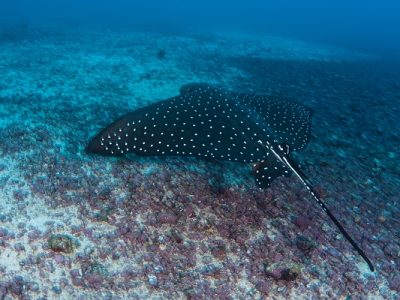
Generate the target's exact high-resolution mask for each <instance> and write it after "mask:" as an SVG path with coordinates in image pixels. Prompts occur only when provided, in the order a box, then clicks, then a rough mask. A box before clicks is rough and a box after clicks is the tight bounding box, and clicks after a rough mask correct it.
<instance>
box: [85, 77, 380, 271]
mask: <svg viewBox="0 0 400 300" xmlns="http://www.w3.org/2000/svg"><path fill="white" fill-rule="evenodd" d="M310 127H311V111H310V110H309V109H308V108H306V107H305V106H303V105H301V104H299V103H296V102H294V101H289V100H287V99H284V98H281V97H272V96H259V95H248V94H239V93H233V92H230V91H225V90H221V89H218V88H215V87H212V86H210V85H207V84H189V85H185V86H183V87H182V88H181V90H180V94H179V95H178V96H176V97H173V98H170V99H167V100H165V101H161V102H158V103H155V104H152V105H150V106H147V107H144V108H141V109H138V110H136V111H134V112H132V113H129V114H127V115H125V116H123V117H121V118H120V119H118V120H117V121H115V122H114V123H112V124H111V125H109V126H107V127H106V128H104V129H103V130H102V131H100V133H98V134H97V135H96V136H95V137H94V138H93V139H92V140H91V141H90V143H89V144H88V145H87V147H86V151H87V152H90V153H96V154H100V155H105V156H123V155H124V154H127V153H135V154H137V155H140V156H163V155H168V156H172V155H179V156H195V157H199V158H205V159H210V158H211V159H217V160H228V161H234V162H242V163H252V164H253V172H254V176H255V179H256V183H257V185H258V187H260V188H267V187H269V186H270V185H271V182H272V181H273V180H274V179H275V178H277V177H279V176H282V175H284V176H288V175H290V174H295V175H296V176H297V178H298V179H299V180H300V181H301V182H302V183H303V184H304V186H305V187H306V188H307V190H308V191H309V192H310V194H311V195H312V197H313V198H314V200H315V201H316V203H317V204H318V205H319V206H320V207H321V208H322V210H323V211H324V212H325V213H326V214H327V215H328V216H329V218H330V219H331V220H332V221H333V223H334V224H335V225H336V226H337V228H338V229H339V230H340V232H341V233H342V234H343V235H344V237H345V238H346V239H347V240H348V241H349V242H350V244H351V245H352V246H353V248H354V249H355V250H356V251H357V252H358V253H359V254H360V255H361V256H362V257H363V259H364V260H365V261H366V262H367V263H368V266H369V268H370V270H371V271H373V270H374V267H373V265H372V263H371V261H370V260H369V259H368V257H367V256H366V254H365V253H364V252H363V251H362V250H361V248H360V247H359V246H358V245H357V244H356V242H355V241H354V240H353V239H352V238H351V236H350V235H349V234H348V233H347V231H346V230H345V229H344V228H343V226H342V225H341V224H340V222H339V221H338V220H337V219H336V217H335V216H334V215H333V214H332V213H331V212H330V211H329V209H328V207H327V206H326V205H325V204H324V202H323V201H322V200H321V199H320V198H319V197H318V195H317V194H316V192H315V191H314V189H313V187H312V183H311V181H310V180H309V179H308V178H307V177H306V176H305V175H304V174H303V172H302V171H301V170H300V168H299V167H298V166H297V165H296V163H295V162H293V161H292V160H291V159H290V153H291V152H292V151H296V150H299V149H302V148H303V147H305V146H306V145H307V143H308V141H309V137H310Z"/></svg>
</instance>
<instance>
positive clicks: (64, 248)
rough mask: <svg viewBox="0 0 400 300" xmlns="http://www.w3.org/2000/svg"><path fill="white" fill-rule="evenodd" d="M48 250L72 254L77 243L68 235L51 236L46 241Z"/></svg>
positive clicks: (77, 245)
mask: <svg viewBox="0 0 400 300" xmlns="http://www.w3.org/2000/svg"><path fill="white" fill-rule="evenodd" d="M47 242H48V245H49V248H50V249H51V250H53V251H54V252H62V253H68V254H70V253H73V252H74V251H75V249H76V248H77V247H79V245H80V244H79V242H78V241H77V240H76V239H74V238H73V237H71V236H69V235H68V234H52V235H51V236H50V237H49V239H48V240H47Z"/></svg>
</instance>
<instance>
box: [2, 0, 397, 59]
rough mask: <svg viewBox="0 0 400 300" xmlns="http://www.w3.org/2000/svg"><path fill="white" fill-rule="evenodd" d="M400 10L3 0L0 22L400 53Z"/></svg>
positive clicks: (252, 2) (335, 4) (357, 5)
mask: <svg viewBox="0 0 400 300" xmlns="http://www.w3.org/2000/svg"><path fill="white" fill-rule="evenodd" d="M182 2H183V3H182ZM399 11H400V4H399V3H398V1H395V0H384V1H377V0H366V1H354V0H353V1H345V0H338V1H329V2H327V1H318V0H306V1H293V0H283V1H270V0H268V1H262V0H249V1H240V0H233V1H227V0H220V1H211V0H205V1H194V0H191V1H178V0H169V1H158V0H150V1H129V0H116V1H107V0H101V1H78V0H72V1H63V0H61V1H56V2H55V1H51V0H41V1H29V0H24V1H23V0H3V1H2V2H1V3H0V23H5V22H7V23H8V22H11V23H14V24H18V23H31V22H33V23H53V24H54V23H63V22H77V23H84V24H86V23H97V24H121V23H122V24H146V25H157V24H158V26H160V27H163V26H165V24H169V26H172V25H174V26H178V27H181V28H187V27H198V26H208V27H210V26H211V27H213V26H219V27H225V28H230V29H247V30H248V29H251V30H256V31H261V32H266V33H269V34H277V35H282V34H284V35H289V36H292V37H298V38H307V39H311V40H314V41H324V42H330V43H336V44H340V45H349V46H351V47H354V48H362V49H368V48H369V49H371V50H374V51H384V52H389V53H391V54H397V53H398V52H400V51H399V50H400V42H399V41H400V29H399V28H400V19H399V18H398V13H399Z"/></svg>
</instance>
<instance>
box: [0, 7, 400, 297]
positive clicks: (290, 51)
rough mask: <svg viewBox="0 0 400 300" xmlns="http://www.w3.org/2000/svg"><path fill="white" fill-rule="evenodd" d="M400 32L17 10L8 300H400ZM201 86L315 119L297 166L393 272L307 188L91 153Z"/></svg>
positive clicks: (285, 17)
mask: <svg viewBox="0 0 400 300" xmlns="http://www.w3.org/2000/svg"><path fill="white" fill-rule="evenodd" d="M399 12H400V3H398V2H397V1H388V0H387V1H374V0H366V1H343V0H338V1H329V2H328V1H317V0H304V1H289V0H282V1H267V0H266V1H258V0H249V1H238V0H232V1H225V0H221V1H211V0H205V1H178V0H173V1H172V0H171V1H161V0H158V1H156V0H150V1H128V0H115V1H105V0H100V1H77V0H71V1H64V0H60V1H50V0H37V1H28V0H25V1H21V0H14V1H11V0H2V1H1V2H0V299H280V298H284V299H397V298H398V296H397V295H398V293H399V292H400V276H399V274H398V270H399V269H400V256H399V253H400V242H399V228H400V227H399V226H400V221H399V214H400V203H399V191H398V190H399V186H400V164H399V163H398V161H399V151H398V146H399V143H400V123H399V122H398V116H399V114H400V61H399V58H400V57H399V55H398V54H399V53H400V18H399V17H398V14H399ZM191 82H202V83H209V84H211V85H214V86H217V87H219V88H221V89H223V90H229V91H233V92H235V93H246V94H258V95H266V96H269V95H273V96H274V97H278V99H280V97H283V98H284V99H288V100H293V101H295V102H297V103H301V104H302V105H304V106H306V107H308V108H310V109H311V111H312V112H313V114H312V122H311V136H310V141H309V143H308V144H307V146H306V147H305V148H304V149H301V150H299V151H296V153H291V155H292V158H293V159H294V160H295V161H296V162H297V163H299V165H300V168H301V170H302V172H303V173H304V174H305V175H306V176H307V177H309V178H310V180H311V181H312V182H313V185H314V189H315V191H316V194H318V196H319V197H320V198H321V199H322V200H323V201H324V202H325V203H326V205H327V206H328V207H329V208H330V210H331V211H332V212H333V213H334V215H335V216H336V217H337V219H338V220H339V222H340V223H341V224H342V225H343V227H344V228H345V229H346V230H347V231H348V232H349V234H350V236H351V237H352V238H353V239H354V240H355V241H356V242H357V244H358V245H359V246H360V248H361V249H362V250H363V251H364V252H365V253H366V255H367V256H368V257H369V259H370V260H371V261H372V263H373V265H374V267H375V272H371V270H370V269H369V268H368V265H367V264H366V263H365V261H364V260H362V258H361V257H360V256H359V255H358V254H357V252H355V251H354V249H352V248H351V246H350V245H349V243H348V242H347V241H346V239H344V237H343V236H342V235H341V234H340V233H339V231H338V230H337V228H336V227H335V226H334V224H333V223H332V222H331V220H330V219H329V218H328V217H327V216H326V214H325V213H324V212H323V210H321V208H320V207H319V205H318V204H316V203H315V201H314V199H313V197H311V195H310V193H308V191H307V189H306V188H305V187H304V185H303V184H302V183H301V182H300V181H299V180H297V178H296V177H295V176H290V177H287V178H286V177H283V176H281V177H279V178H277V179H275V180H274V181H273V182H272V184H271V186H270V187H269V188H268V189H265V190H259V189H258V188H257V186H256V183H255V180H254V176H253V175H254V174H253V172H252V168H257V166H255V167H254V166H252V165H250V164H246V163H235V162H226V161H220V160H201V159H197V158H193V157H167V158H165V157H164V158H159V157H145V158H144V157H137V156H134V155H131V156H124V157H102V156H98V155H93V154H89V153H87V152H85V147H86V146H87V144H88V143H89V141H90V140H91V138H93V137H94V136H95V135H96V133H98V132H99V131H100V130H101V129H102V128H104V127H105V126H107V125H109V124H110V123H112V122H113V121H114V120H116V119H117V118H119V117H121V116H122V115H124V114H126V113H129V112H132V111H135V110H137V109H139V108H142V107H146V106H148V105H150V104H153V103H156V102H159V101H162V100H165V99H169V98H170V97H174V96H177V95H179V89H180V88H181V86H183V85H185V84H188V83H191ZM262 99H268V97H264V98H262ZM285 103H286V102H285ZM172 109H173V108H172ZM195 112H196V113H197V111H193V113H195ZM259 113H260V112H258V111H257V116H259V115H258V114H259ZM154 121H155V122H157V124H161V125H165V124H164V121H163V120H161V121H162V122H161V121H160V120H158V119H156V118H155V120H154ZM206 121H207V120H206ZM265 124H269V122H266V123H265ZM235 126H236V125H235ZM238 126H240V125H238ZM265 126H266V127H267V125H265ZM268 126H270V125H268ZM146 130H147V129H146ZM207 130H209V128H201V133H206V131H207ZM243 130H244V131H245V130H246V129H243ZM199 132H200V131H199ZM289 133H290V130H289ZM225 146H227V147H234V146H232V145H225Z"/></svg>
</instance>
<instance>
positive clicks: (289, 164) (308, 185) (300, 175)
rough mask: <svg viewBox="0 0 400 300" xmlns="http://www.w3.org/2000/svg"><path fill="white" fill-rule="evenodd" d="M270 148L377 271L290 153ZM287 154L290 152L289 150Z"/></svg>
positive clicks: (371, 267)
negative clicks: (284, 153) (291, 157)
mask: <svg viewBox="0 0 400 300" xmlns="http://www.w3.org/2000/svg"><path fill="white" fill-rule="evenodd" d="M262 146H264V147H265V145H263V144H262ZM278 147H280V146H279V145H278ZM280 148H281V147H280ZM268 149H269V150H270V151H271V152H272V153H273V154H274V155H275V156H276V157H277V159H279V160H280V161H281V162H282V163H283V164H284V165H286V166H287V167H288V168H289V169H290V170H291V171H292V172H293V173H294V174H295V175H296V177H297V178H298V179H299V180H300V181H301V182H302V183H303V184H304V186H305V187H306V189H307V190H308V191H309V192H310V194H311V195H312V196H313V198H314V200H315V201H316V202H317V203H318V205H319V206H320V207H321V208H322V210H323V211H324V212H325V213H326V214H327V215H328V217H329V218H330V219H331V220H332V222H333V223H334V224H335V225H336V227H337V228H338V229H339V231H340V232H341V233H342V234H343V236H344V237H345V238H346V240H347V241H349V243H350V244H351V245H352V246H353V248H354V249H355V250H356V251H357V253H358V254H359V255H360V256H361V257H362V258H363V259H364V260H365V262H366V263H367V264H368V267H369V269H370V270H371V272H374V271H375V268H374V265H373V264H372V262H371V261H370V259H369V258H368V257H367V255H366V254H365V253H364V251H363V250H362V249H361V248H360V247H359V246H358V245H357V243H356V242H355V241H354V240H353V238H352V237H351V236H350V235H349V234H348V232H347V231H346V230H345V229H344V227H343V226H342V224H340V222H339V221H338V220H337V219H336V217H335V216H334V215H333V214H332V212H331V211H330V210H329V209H328V207H327V206H326V205H325V203H324V202H323V201H322V200H321V199H320V198H318V196H317V194H316V192H315V190H314V189H313V184H312V182H311V181H310V179H308V178H307V176H305V175H304V174H303V172H302V171H301V170H300V168H299V167H298V166H297V164H296V163H295V162H293V161H292V160H291V159H290V158H289V156H288V155H280V154H278V153H277V151H275V150H274V149H273V148H272V147H269V148H268ZM281 150H283V149H282V148H281ZM287 154H288V151H287Z"/></svg>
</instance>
